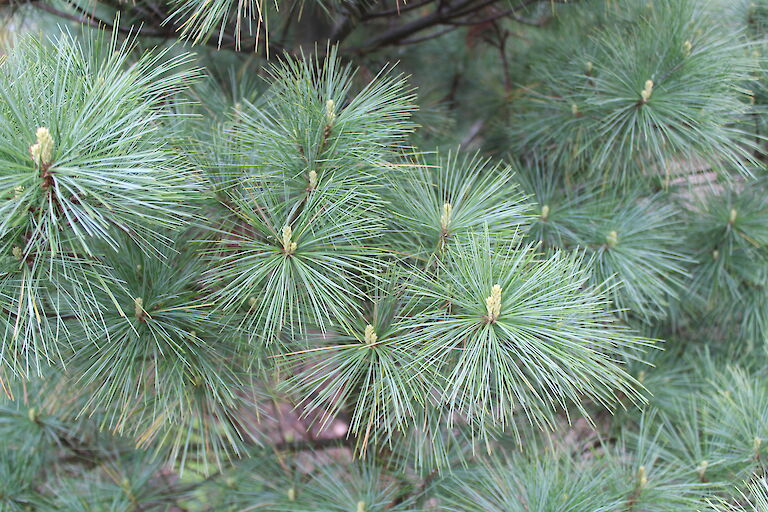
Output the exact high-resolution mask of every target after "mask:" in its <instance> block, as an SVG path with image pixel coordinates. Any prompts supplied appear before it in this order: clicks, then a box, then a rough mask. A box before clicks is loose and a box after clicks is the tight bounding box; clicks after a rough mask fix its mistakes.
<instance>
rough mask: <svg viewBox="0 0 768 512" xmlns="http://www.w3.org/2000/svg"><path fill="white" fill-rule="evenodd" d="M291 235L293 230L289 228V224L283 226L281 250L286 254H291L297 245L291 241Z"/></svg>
mask: <svg viewBox="0 0 768 512" xmlns="http://www.w3.org/2000/svg"><path fill="white" fill-rule="evenodd" d="M292 236H293V230H292V229H291V226H284V227H283V252H284V253H285V254H286V255H291V254H293V253H295V252H296V248H297V247H298V246H297V245H296V242H292V241H291V237H292Z"/></svg>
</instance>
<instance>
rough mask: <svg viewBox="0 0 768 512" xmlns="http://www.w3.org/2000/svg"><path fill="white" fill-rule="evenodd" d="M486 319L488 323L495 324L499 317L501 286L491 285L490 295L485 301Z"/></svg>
mask: <svg viewBox="0 0 768 512" xmlns="http://www.w3.org/2000/svg"><path fill="white" fill-rule="evenodd" d="M485 309H486V313H487V315H486V318H487V319H488V322H490V323H496V320H498V319H499V315H501V286H499V285H498V284H495V285H493V288H491V295H490V296H489V297H488V298H486V299H485Z"/></svg>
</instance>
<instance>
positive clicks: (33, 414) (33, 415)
mask: <svg viewBox="0 0 768 512" xmlns="http://www.w3.org/2000/svg"><path fill="white" fill-rule="evenodd" d="M27 418H29V421H31V422H32V423H37V409H35V408H34V407H31V408H30V409H29V410H28V411H27Z"/></svg>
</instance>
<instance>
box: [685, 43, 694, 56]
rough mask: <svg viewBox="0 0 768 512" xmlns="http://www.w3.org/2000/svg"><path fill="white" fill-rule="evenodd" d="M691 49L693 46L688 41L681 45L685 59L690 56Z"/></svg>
mask: <svg viewBox="0 0 768 512" xmlns="http://www.w3.org/2000/svg"><path fill="white" fill-rule="evenodd" d="M692 49H693V45H692V44H691V41H690V40H686V41H685V42H684V43H683V55H684V56H685V57H687V56H689V55H690V54H691V50H692Z"/></svg>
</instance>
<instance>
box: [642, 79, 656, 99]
mask: <svg viewBox="0 0 768 512" xmlns="http://www.w3.org/2000/svg"><path fill="white" fill-rule="evenodd" d="M651 94H653V80H646V81H645V88H644V89H643V90H642V91H640V97H641V98H642V102H643V103H648V100H649V99H650V98H651Z"/></svg>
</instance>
